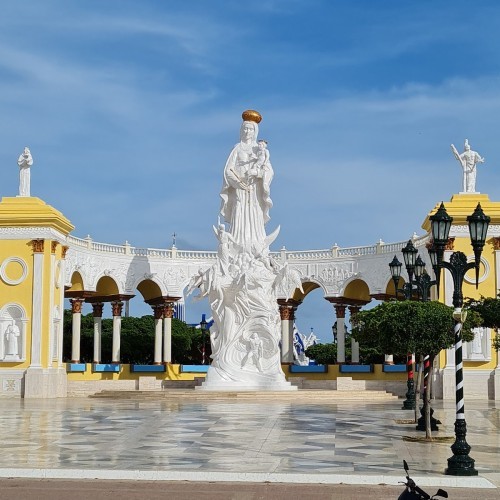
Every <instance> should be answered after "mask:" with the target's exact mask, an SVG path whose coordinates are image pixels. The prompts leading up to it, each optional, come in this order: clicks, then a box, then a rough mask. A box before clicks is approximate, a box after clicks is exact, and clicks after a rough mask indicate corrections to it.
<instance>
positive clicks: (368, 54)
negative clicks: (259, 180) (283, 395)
mask: <svg viewBox="0 0 500 500" xmlns="http://www.w3.org/2000/svg"><path fill="white" fill-rule="evenodd" d="M2 3H3V5H2V16H1V17H0V110H1V120H0V165H1V172H2V182H1V189H0V195H1V196H14V195H15V194H17V189H18V187H17V186H18V168H17V164H16V160H17V157H18V155H19V154H20V153H21V151H22V149H23V147H24V146H29V147H30V148H31V151H32V154H33V158H34V161H35V165H34V166H33V168H32V188H31V190H32V194H33V195H34V196H39V197H40V198H42V199H44V200H45V201H46V202H48V203H50V204H52V205H53V206H55V207H56V208H58V209H60V210H62V211H63V212H64V213H65V215H66V216H67V217H68V218H69V219H70V220H71V221H72V222H73V223H74V224H75V226H76V229H75V231H74V235H75V236H80V237H85V236H86V235H87V234H90V235H91V236H92V237H93V238H94V239H95V240H97V241H104V242H109V243H123V242H124V241H125V240H128V241H129V242H130V243H131V244H132V245H135V246H142V247H146V246H147V247H155V248H165V247H168V246H170V245H171V242H172V239H171V235H172V233H173V232H175V233H177V235H178V236H177V246H178V247H179V248H183V249H214V248H215V238H214V235H213V232H212V228H211V226H212V224H213V223H214V222H215V221H216V220H217V213H218V209H219V191H220V187H221V175H222V169H223V166H224V163H225V160H226V157H227V155H228V153H229V151H230V149H231V147H232V146H233V145H234V143H235V142H237V140H238V131H239V125H240V122H241V118H240V116H241V112H242V111H243V110H244V109H247V108H253V109H257V110H259V111H260V112H261V113H262V115H263V121H262V123H261V127H260V136H261V137H263V138H265V139H267V140H268V142H269V149H270V152H271V159H272V163H273V167H274V170H275V178H274V181H273V185H272V198H273V202H274V208H273V209H272V212H271V217H272V220H271V222H270V228H269V229H270V230H271V229H274V227H275V226H276V225H278V224H280V225H281V234H280V236H279V238H278V240H277V241H276V242H275V248H274V249H279V248H280V247H281V246H283V245H285V246H286V247H287V248H288V249H290V250H303V249H322V248H329V247H331V246H332V245H333V244H334V243H338V244H339V245H340V246H354V245H367V244H373V243H375V242H376V241H378V239H379V238H382V239H383V240H384V241H386V242H390V241H399V240H404V239H406V238H408V237H409V236H410V235H411V234H412V233H413V232H414V231H416V232H418V233H419V234H421V233H422V230H421V229H420V224H421V222H422V221H423V219H424V217H425V215H426V213H427V212H428V211H429V210H430V209H431V208H432V207H433V206H434V205H435V203H436V202H438V201H440V200H445V201H446V200H448V199H449V198H450V197H451V195H452V194H454V193H457V192H458V191H459V190H460V189H461V174H460V168H459V166H458V164H457V162H456V161H455V160H454V159H453V157H452V155H451V152H450V144H451V143H454V144H455V145H456V146H457V147H458V149H459V150H460V151H461V150H462V147H463V142H464V139H465V138H468V139H469V141H470V143H471V145H472V148H473V149H475V150H477V151H478V152H479V153H481V154H482V155H483V156H485V157H486V163H484V164H483V165H480V167H479V168H480V171H479V174H478V181H477V189H478V190H479V191H481V192H487V193H488V194H489V195H490V197H491V198H492V199H496V200H498V199H500V192H499V191H500V182H499V181H500V146H499V140H498V132H499V127H498V121H499V116H500V57H499V56H500V51H499V47H500V38H499V36H498V26H500V5H498V2H496V1H493V0H492V1H478V2H474V3H471V2H465V1H457V0H454V1H453V2H452V1H441V2H432V1H419V2H414V1H404V0H403V1H402V0H399V1H392V0H384V1H383V2H373V1H372V0H365V1H362V0H358V1H348V0H345V1H333V0H332V1H328V0H283V1H281V0H274V1H265V0H262V1H259V2H244V3H243V2H236V1H218V0H212V1H206V0H199V1H186V0H183V1H178V0H170V1H160V0H155V1H153V0H141V1H139V0H135V1H130V0H107V1H102V0H86V1H79V2H78V1H74V0H59V1H57V0H44V1H43V2H38V1H34V0H31V1H29V0H18V1H16V2H2ZM389 218H390V219H391V220H388V219H389ZM193 311H194V310H193ZM197 312H198V311H197ZM197 312H196V313H197ZM193 314H194V313H193ZM191 319H192V320H193V321H194V318H191ZM332 321H333V311H332V308H331V306H330V305H329V304H328V303H326V301H324V300H323V299H322V298H321V294H320V292H319V291H316V292H313V294H311V297H310V298H309V299H308V300H306V302H305V303H304V305H303V306H301V308H300V309H299V314H298V324H299V327H300V328H301V330H303V331H307V330H309V327H311V326H313V327H314V328H315V331H316V333H318V334H319V335H320V336H321V337H324V338H325V340H326V339H327V338H329V335H330V325H331V322H332Z"/></svg>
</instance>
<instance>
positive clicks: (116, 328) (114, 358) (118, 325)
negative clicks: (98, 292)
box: [111, 301, 123, 363]
mask: <svg viewBox="0 0 500 500" xmlns="http://www.w3.org/2000/svg"><path fill="white" fill-rule="evenodd" d="M111 307H112V308H113V347H112V351H111V352H112V354H111V362H112V363H119V362H120V340H121V331H122V309H123V302H121V301H115V302H111Z"/></svg>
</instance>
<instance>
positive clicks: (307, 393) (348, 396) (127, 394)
mask: <svg viewBox="0 0 500 500" xmlns="http://www.w3.org/2000/svg"><path fill="white" fill-rule="evenodd" d="M89 397H91V398H100V399H134V400H170V401H179V400H197V401H214V400H223V401H245V402H247V401H254V402H259V401H270V400H271V401H280V402H283V401H286V402H291V403H313V402H320V403H325V404H327V403H337V402H340V401H353V400H357V401H362V402H364V403H374V402H380V401H390V400H397V399H398V398H397V396H394V395H393V394H389V393H387V392H385V391H332V390H326V389H323V390H321V389H299V390H297V391H265V392H257V391H240V392H233V391H195V390H192V389H191V390H189V389H187V390H186V389H170V388H169V389H164V390H161V391H101V392H98V393H96V394H93V395H91V396H89Z"/></svg>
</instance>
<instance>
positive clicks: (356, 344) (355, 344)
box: [349, 306, 361, 365]
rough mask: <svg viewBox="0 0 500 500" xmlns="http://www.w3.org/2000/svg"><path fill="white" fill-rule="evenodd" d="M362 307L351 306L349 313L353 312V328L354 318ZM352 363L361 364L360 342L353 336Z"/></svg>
mask: <svg viewBox="0 0 500 500" xmlns="http://www.w3.org/2000/svg"><path fill="white" fill-rule="evenodd" d="M360 309H361V307H360V306H349V313H350V314H351V328H352V325H353V323H354V318H355V316H356V314H357V313H358V312H359V310H360ZM351 363H352V364H353V365H356V364H359V342H356V341H355V340H354V338H352V337H351Z"/></svg>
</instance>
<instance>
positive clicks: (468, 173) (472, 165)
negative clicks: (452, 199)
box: [451, 139, 484, 193]
mask: <svg viewBox="0 0 500 500" xmlns="http://www.w3.org/2000/svg"><path fill="white" fill-rule="evenodd" d="M451 150H452V151H453V155H454V156H455V158H456V159H457V161H458V162H459V163H460V166H461V167H462V170H463V192H464V193H475V192H476V173H477V172H476V165H477V164H478V163H484V158H481V156H480V155H479V153H477V152H476V151H472V149H471V148H470V145H469V141H468V140H467V139H465V146H464V152H463V153H462V154H460V153H459V152H458V151H457V149H456V148H455V146H454V145H453V144H452V145H451Z"/></svg>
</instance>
